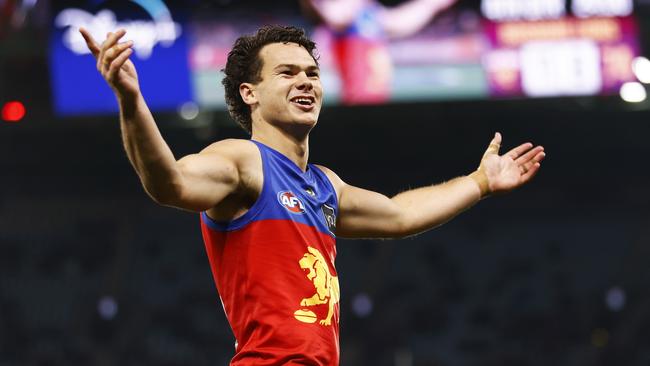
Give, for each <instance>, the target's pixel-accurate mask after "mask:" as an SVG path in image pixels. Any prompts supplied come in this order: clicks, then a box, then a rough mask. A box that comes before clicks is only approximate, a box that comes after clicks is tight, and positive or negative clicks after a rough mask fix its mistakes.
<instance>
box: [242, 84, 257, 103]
mask: <svg viewBox="0 0 650 366" xmlns="http://www.w3.org/2000/svg"><path fill="white" fill-rule="evenodd" d="M239 95H241V98H242V99H243V100H244V103H246V104H248V105H253V104H255V103H257V97H256V95H255V88H254V86H253V84H251V83H241V84H240V85H239Z"/></svg>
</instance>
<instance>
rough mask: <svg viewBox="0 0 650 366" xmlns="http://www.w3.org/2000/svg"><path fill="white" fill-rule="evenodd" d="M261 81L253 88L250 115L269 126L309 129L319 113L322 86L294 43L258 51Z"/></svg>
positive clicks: (307, 57) (308, 57) (313, 64)
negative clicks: (253, 102) (260, 118)
mask: <svg viewBox="0 0 650 366" xmlns="http://www.w3.org/2000/svg"><path fill="white" fill-rule="evenodd" d="M260 58H261V59H262V70H261V77H262V81H260V82H259V83H257V84H256V85H255V86H254V89H255V97H256V100H257V104H256V105H253V113H259V114H260V116H261V117H262V119H263V120H264V121H266V122H268V123H271V124H273V125H279V124H290V125H293V126H295V127H297V126H296V125H300V126H304V127H309V128H311V127H313V126H314V125H315V124H316V122H317V121H318V115H319V113H320V108H321V103H322V98H323V86H322V85H321V81H320V70H319V68H318V66H317V65H316V62H315V61H314V59H313V58H312V57H311V55H310V54H309V52H307V50H306V49H305V48H303V47H301V46H300V45H298V44H296V43H286V44H285V43H272V44H268V45H266V46H264V47H263V48H262V49H261V50H260Z"/></svg>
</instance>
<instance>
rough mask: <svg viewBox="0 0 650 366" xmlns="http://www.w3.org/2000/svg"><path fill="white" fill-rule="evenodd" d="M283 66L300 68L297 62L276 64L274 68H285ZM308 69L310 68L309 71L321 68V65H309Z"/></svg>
mask: <svg viewBox="0 0 650 366" xmlns="http://www.w3.org/2000/svg"><path fill="white" fill-rule="evenodd" d="M283 67H288V68H290V69H299V68H300V66H299V65H296V64H280V65H278V66H276V67H275V68H274V70H276V69H281V68H283ZM307 70H309V71H314V70H320V67H318V66H316V65H309V66H308V67H307Z"/></svg>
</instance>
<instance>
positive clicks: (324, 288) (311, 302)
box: [294, 247, 340, 325]
mask: <svg viewBox="0 0 650 366" xmlns="http://www.w3.org/2000/svg"><path fill="white" fill-rule="evenodd" d="M307 250H308V253H305V255H304V256H303V257H302V258H301V259H300V260H299V261H298V263H299V264H300V268H302V269H303V270H307V271H308V272H307V278H308V279H309V280H310V281H311V282H312V283H313V285H314V287H315V288H316V293H315V294H314V296H312V297H308V298H304V299H302V301H300V306H315V305H322V304H327V305H328V311H327V317H325V319H322V320H321V321H320V324H321V325H330V324H332V316H334V305H336V304H337V303H338V302H339V298H340V290H339V278H338V277H336V276H333V275H332V274H331V273H330V271H329V268H328V267H327V262H326V261H325V258H324V257H323V255H322V254H321V252H319V251H318V249H316V248H312V247H307ZM294 316H295V317H296V319H298V320H299V321H301V322H304V323H314V322H315V321H316V320H317V319H316V314H314V312H313V311H310V310H309V309H300V310H297V311H296V312H295V313H294Z"/></svg>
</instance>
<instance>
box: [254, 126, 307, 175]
mask: <svg viewBox="0 0 650 366" xmlns="http://www.w3.org/2000/svg"><path fill="white" fill-rule="evenodd" d="M259 127H260V128H258V126H256V128H255V129H254V130H253V134H252V136H251V139H252V140H255V141H258V142H261V143H263V144H264V145H266V146H268V147H270V148H273V149H275V150H277V151H279V152H280V153H282V154H283V155H285V156H286V157H287V158H289V159H290V160H291V161H293V162H294V163H296V165H297V166H298V167H299V168H300V169H301V170H302V171H303V172H304V171H306V170H307V162H308V160H309V133H306V134H305V133H300V134H291V133H289V132H287V131H284V130H282V129H280V128H277V127H275V126H272V125H269V124H264V126H263V127H262V126H259Z"/></svg>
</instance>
